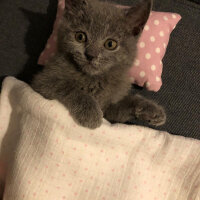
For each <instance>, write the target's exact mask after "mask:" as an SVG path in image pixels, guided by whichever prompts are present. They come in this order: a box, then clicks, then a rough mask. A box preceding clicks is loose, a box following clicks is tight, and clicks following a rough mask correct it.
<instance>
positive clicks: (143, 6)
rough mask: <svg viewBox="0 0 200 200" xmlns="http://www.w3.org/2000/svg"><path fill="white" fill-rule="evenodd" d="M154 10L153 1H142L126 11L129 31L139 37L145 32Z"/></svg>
mask: <svg viewBox="0 0 200 200" xmlns="http://www.w3.org/2000/svg"><path fill="white" fill-rule="evenodd" d="M151 8H152V0H140V1H139V3H137V4H136V5H135V6H133V7H131V8H129V9H126V10H125V17H126V21H127V25H128V28H129V30H130V31H131V32H132V34H133V35H134V36H138V35H139V34H140V33H141V31H142V30H143V28H144V26H145V24H146V22H147V20H148V18H149V15H150V12H151Z"/></svg>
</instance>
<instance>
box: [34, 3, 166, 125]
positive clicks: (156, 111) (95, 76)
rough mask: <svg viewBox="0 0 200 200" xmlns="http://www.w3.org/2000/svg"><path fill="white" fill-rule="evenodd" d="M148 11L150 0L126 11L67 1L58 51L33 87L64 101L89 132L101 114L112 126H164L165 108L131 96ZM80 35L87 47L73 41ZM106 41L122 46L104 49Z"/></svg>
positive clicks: (100, 117) (35, 79) (98, 120)
mask: <svg viewBox="0 0 200 200" xmlns="http://www.w3.org/2000/svg"><path fill="white" fill-rule="evenodd" d="M150 8H151V0H143V1H142V2H141V3H139V4H137V5H135V6H133V7H132V8H131V9H125V10H122V9H119V8H116V7H114V6H113V5H110V4H108V3H103V2H99V1H97V0H66V11H65V15H64V18H63V22H62V24H61V25H60V29H59V34H58V53H57V55H56V56H55V57H54V58H53V59H52V60H51V61H50V62H49V63H48V64H47V65H46V66H45V67H44V70H43V71H42V72H40V73H39V74H37V75H36V76H35V78H34V80H33V82H32V87H33V88H34V89H35V90H36V91H37V92H39V93H40V94H41V95H43V96H44V97H45V98H48V99H57V100H58V101H60V102H61V103H63V104H64V105H65V106H66V107H67V108H68V109H69V111H70V113H71V115H72V117H73V118H74V119H75V120H76V121H77V122H78V123H79V124H80V125H82V126H85V127H88V128H91V129H94V128H97V127H99V126H100V125H101V122H102V118H103V116H104V117H105V118H106V119H108V120H109V121H111V122H122V123H123V122H126V121H131V120H132V119H133V118H135V117H136V118H138V119H142V120H144V121H147V122H149V123H150V124H152V125H155V126H156V125H162V124H163V123H165V120H166V116H165V112H164V110H163V108H162V107H160V106H158V105H157V104H156V103H154V102H152V101H149V100H146V99H145V98H144V97H141V96H138V95H133V94H130V88H131V83H130V81H129V78H128V71H129V68H130V67H131V65H132V63H133V60H134V59H135V56H136V53H137V49H136V44H137V41H138V38H139V35H140V33H141V31H142V29H143V27H144V25H145V23H146V21H147V19H148V16H149V13H150ZM80 31H81V32H84V33H86V35H87V41H86V42H85V43H79V42H77V41H76V39H75V34H76V32H80ZM107 39H113V40H115V41H117V43H118V45H119V46H118V47H117V48H116V49H115V50H112V51H110V50H108V49H106V48H105V47H104V43H105V42H106V40H107Z"/></svg>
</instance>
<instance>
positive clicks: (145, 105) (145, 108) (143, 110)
mask: <svg viewBox="0 0 200 200" xmlns="http://www.w3.org/2000/svg"><path fill="white" fill-rule="evenodd" d="M135 116H136V118H137V119H139V120H143V121H146V122H148V124H150V125H153V126H161V125H163V124H165V122H166V113H165V111H164V109H163V107H162V106H159V105H157V104H156V103H154V102H152V101H150V100H143V101H142V102H141V103H140V104H139V105H138V106H137V107H136V109H135Z"/></svg>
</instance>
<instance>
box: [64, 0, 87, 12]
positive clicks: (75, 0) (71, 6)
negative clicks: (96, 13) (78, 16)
mask: <svg viewBox="0 0 200 200" xmlns="http://www.w3.org/2000/svg"><path fill="white" fill-rule="evenodd" d="M87 6H88V0H65V9H67V10H68V11H77V10H80V9H83V8H84V7H87Z"/></svg>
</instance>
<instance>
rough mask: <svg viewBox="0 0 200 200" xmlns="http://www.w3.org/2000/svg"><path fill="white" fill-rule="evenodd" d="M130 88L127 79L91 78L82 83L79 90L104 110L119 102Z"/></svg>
mask: <svg viewBox="0 0 200 200" xmlns="http://www.w3.org/2000/svg"><path fill="white" fill-rule="evenodd" d="M130 86H131V84H130V81H129V80H128V78H127V77H124V78H123V77H122V76H121V77H120V78H113V77H108V78H105V77H104V78H100V79H98V78H91V79H87V80H84V81H83V83H82V84H81V90H83V91H84V92H86V93H87V94H89V95H91V96H93V97H94V98H95V99H96V100H97V101H98V103H99V104H100V106H101V107H102V108H104V107H106V106H107V105H109V104H111V103H116V102H118V101H119V100H121V99H122V98H123V97H124V96H125V95H126V94H127V93H128V91H129V89H130Z"/></svg>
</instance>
